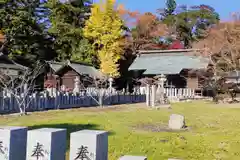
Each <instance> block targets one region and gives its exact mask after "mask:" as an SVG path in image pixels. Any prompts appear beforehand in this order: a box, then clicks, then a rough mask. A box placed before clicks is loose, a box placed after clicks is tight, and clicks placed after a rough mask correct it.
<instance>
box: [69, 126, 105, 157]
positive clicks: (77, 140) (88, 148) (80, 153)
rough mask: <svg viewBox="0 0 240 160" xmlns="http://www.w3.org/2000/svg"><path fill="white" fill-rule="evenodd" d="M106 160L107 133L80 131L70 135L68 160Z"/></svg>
mask: <svg viewBox="0 0 240 160" xmlns="http://www.w3.org/2000/svg"><path fill="white" fill-rule="evenodd" d="M76 159H86V160H87V159H89V160H108V133H107V132H106V131H97V130H81V131H78V132H74V133H71V139H70V159H69V160H76Z"/></svg>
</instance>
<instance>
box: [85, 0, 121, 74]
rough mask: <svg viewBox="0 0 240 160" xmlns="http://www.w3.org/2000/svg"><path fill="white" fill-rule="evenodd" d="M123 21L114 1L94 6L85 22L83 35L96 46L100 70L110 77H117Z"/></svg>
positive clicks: (110, 0)
mask: <svg viewBox="0 0 240 160" xmlns="http://www.w3.org/2000/svg"><path fill="white" fill-rule="evenodd" d="M123 31H124V27H123V21H122V20H121V17H120V14H119V12H118V11H117V10H116V9H115V1H114V0H106V1H104V2H100V3H96V4H94V6H93V8H92V10H91V17H90V18H89V20H88V21H87V22H86V26H85V28H84V35H85V36H86V37H87V38H88V39H90V40H92V41H94V43H93V45H94V46H97V53H98V58H99V61H100V69H101V71H102V72H103V73H105V74H107V75H108V76H111V77H118V76H119V64H118V62H119V60H120V59H121V55H122V54H123V49H122V46H121V44H122V37H123V33H124V32H123Z"/></svg>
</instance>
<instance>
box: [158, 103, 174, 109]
mask: <svg viewBox="0 0 240 160" xmlns="http://www.w3.org/2000/svg"><path fill="white" fill-rule="evenodd" d="M155 108H156V109H172V107H171V104H159V105H156V106H155Z"/></svg>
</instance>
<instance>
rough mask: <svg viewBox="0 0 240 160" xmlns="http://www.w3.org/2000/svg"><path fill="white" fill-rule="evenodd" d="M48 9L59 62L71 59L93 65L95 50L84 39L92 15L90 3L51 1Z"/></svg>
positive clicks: (85, 1) (80, 0) (77, 0)
mask: <svg viewBox="0 0 240 160" xmlns="http://www.w3.org/2000/svg"><path fill="white" fill-rule="evenodd" d="M47 7H48V8H49V11H50V14H49V17H50V23H51V26H50V28H49V32H50V33H51V34H52V35H53V37H54V39H55V50H56V51H57V53H58V57H57V60H59V61H62V60H66V59H70V60H73V61H78V62H86V63H89V64H93V63H94V62H95V61H94V58H93V57H94V56H95V55H94V50H93V48H92V46H91V44H90V43H89V41H88V40H87V39H84V37H83V27H84V25H85V21H86V19H88V18H89V14H90V7H91V3H90V1H89V0H73V1H65V2H61V1H60V0H49V1H48V4H47Z"/></svg>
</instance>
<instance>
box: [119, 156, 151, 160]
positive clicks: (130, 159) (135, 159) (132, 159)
mask: <svg viewBox="0 0 240 160" xmlns="http://www.w3.org/2000/svg"><path fill="white" fill-rule="evenodd" d="M119 160H147V157H145V156H123V157H121V158H120V159H119Z"/></svg>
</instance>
